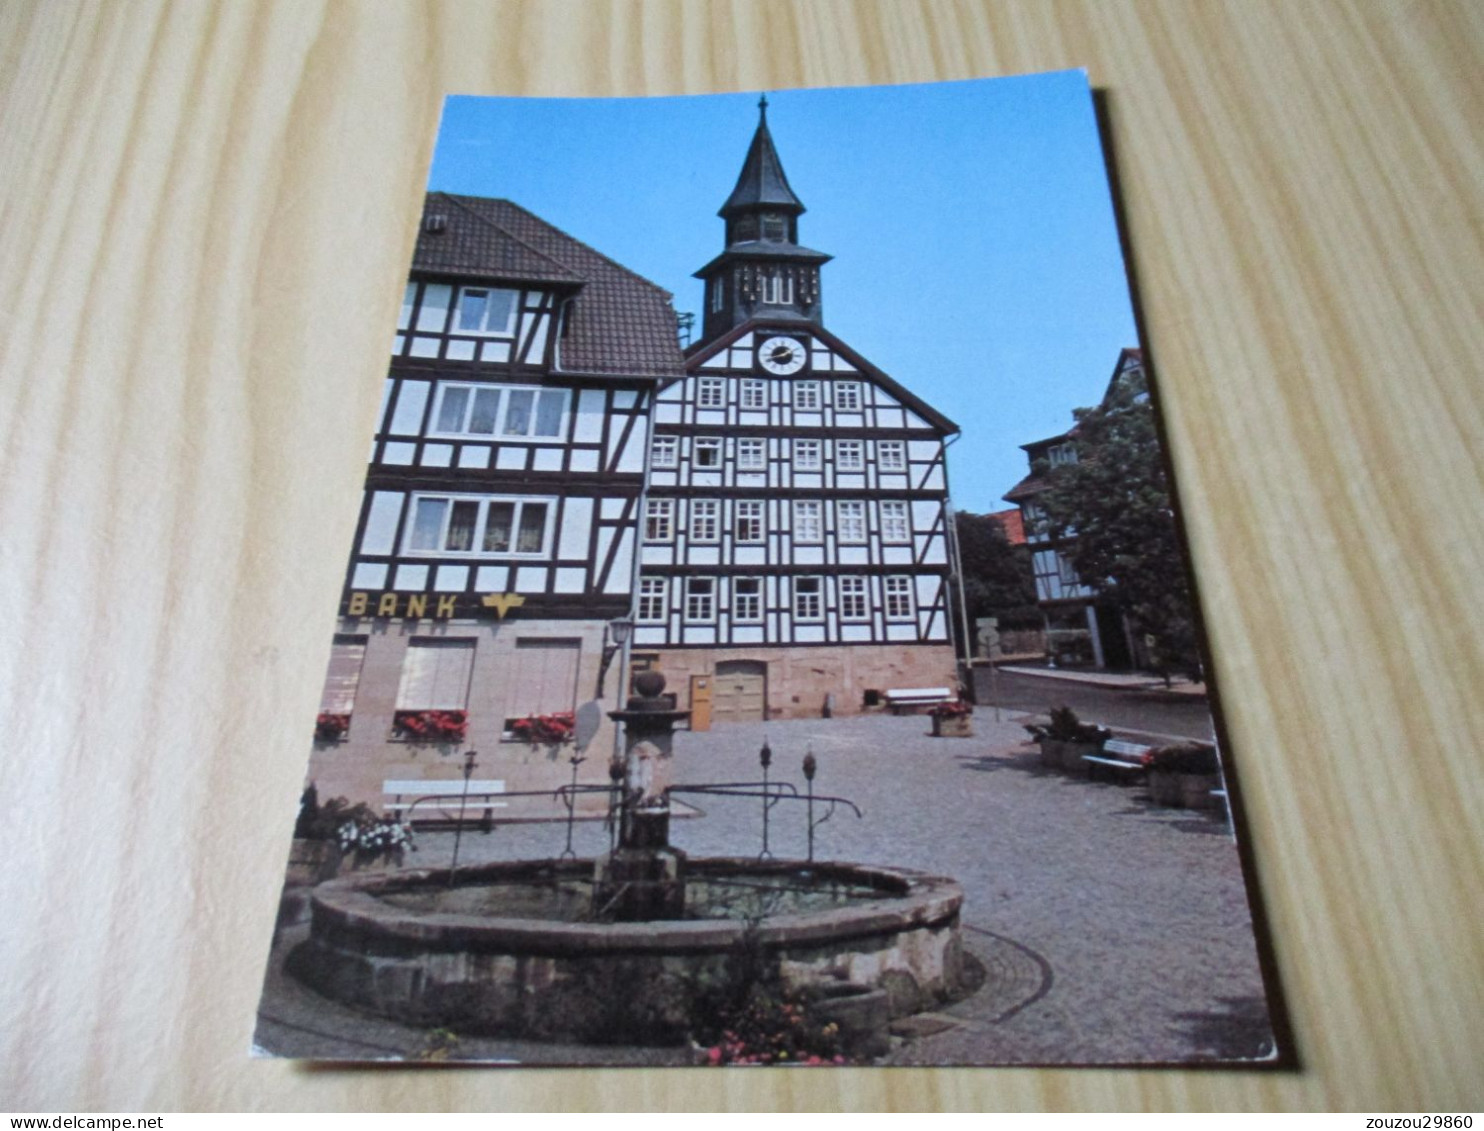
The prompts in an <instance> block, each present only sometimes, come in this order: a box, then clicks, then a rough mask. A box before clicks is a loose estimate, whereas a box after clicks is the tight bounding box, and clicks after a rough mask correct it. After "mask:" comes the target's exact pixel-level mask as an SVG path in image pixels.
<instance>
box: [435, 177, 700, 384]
mask: <svg viewBox="0 0 1484 1131" xmlns="http://www.w3.org/2000/svg"><path fill="white" fill-rule="evenodd" d="M430 216H441V217H443V220H444V225H443V229H442V230H441V231H430V230H429V225H428V223H427V222H426V221H427V218H428V217H430ZM423 217H424V223H423V226H422V228H421V230H420V231H419V233H418V238H417V250H416V252H415V253H414V254H413V258H412V267H413V270H415V271H425V272H428V273H430V274H440V275H460V276H465V277H470V278H474V277H478V278H482V279H489V280H491V281H496V280H500V281H508V282H529V283H549V284H553V285H556V286H558V287H566V288H570V289H572V290H575V291H577V296H578V297H577V299H576V301H575V302H574V303H573V304H572V309H571V313H570V316H569V321H568V324H567V331H566V333H565V335H564V336H563V337H562V339H561V346H560V359H561V366H560V368H561V370H562V371H563V372H566V373H594V374H601V375H604V376H637V377H678V376H679V375H680V374H681V372H682V371H683V363H682V360H681V356H680V343H679V338H678V337H677V334H676V325H675V309H674V307H673V306H672V305H671V296H670V292H668V291H666V290H664V289H663V288H662V287H659V286H656V285H655V284H654V283H651V282H650V281H649V280H648V279H645V278H644V277H643V276H641V275H636V274H635V273H634V272H633V271H630V270H629V269H628V268H627V267H621V266H619V265H618V264H617V263H615V262H614V261H613V260H611V259H609V258H608V257H607V256H606V255H603V254H601V253H599V252H597V251H594V250H593V249H592V248H590V247H588V246H587V244H585V243H583V242H582V241H580V240H576V239H573V238H572V237H571V236H569V235H568V234H567V233H566V232H564V231H562V230H561V229H559V228H555V227H553V226H552V225H550V224H548V223H547V222H546V221H545V220H542V219H540V218H539V217H537V216H534V215H532V214H531V213H530V212H527V211H526V210H525V209H524V208H521V207H520V206H519V205H516V204H512V203H511V202H510V201H508V200H492V199H489V198H486V197H481V196H455V195H453V194H451V193H443V192H433V193H429V194H428V197H427V201H426V204H425V205H424V210H423ZM579 288H580V289H579Z"/></svg>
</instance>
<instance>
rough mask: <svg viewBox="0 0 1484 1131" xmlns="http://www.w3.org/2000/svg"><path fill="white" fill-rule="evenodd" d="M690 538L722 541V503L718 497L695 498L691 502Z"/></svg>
mask: <svg viewBox="0 0 1484 1131" xmlns="http://www.w3.org/2000/svg"><path fill="white" fill-rule="evenodd" d="M690 540H691V541H692V542H720V541H721V503H720V502H719V501H717V500H716V499H694V500H692V501H691V504H690Z"/></svg>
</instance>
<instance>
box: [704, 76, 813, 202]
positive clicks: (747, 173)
mask: <svg viewBox="0 0 1484 1131" xmlns="http://www.w3.org/2000/svg"><path fill="white" fill-rule="evenodd" d="M763 208H767V209H769V210H773V211H783V212H786V213H788V214H789V215H790V216H798V215H799V214H800V213H801V212H803V211H804V202H803V201H801V200H800V199H799V198H798V197H797V196H795V195H794V190H793V189H791V188H790V187H789V185H788V177H786V176H785V175H784V173H783V162H782V161H780V160H779V159H778V150H777V149H775V148H774V147H773V135H772V134H771V133H769V132H768V96H767V95H766V94H764V95H762V96H761V97H760V98H759V99H758V100H757V130H756V131H755V132H754V133H753V135H752V144H751V145H749V146H748V147H747V159H746V160H745V161H743V162H742V172H741V173H740V174H738V176H737V185H736V187H735V188H733V189H732V195H731V196H729V197H727V202H726V203H725V204H723V205H722V206H721V210H720V211H719V212H718V213H717V215H719V216H721V217H722V218H723V219H726V220H731V219H733V218H734V217H736V216H737V215H739V214H742V213H746V212H757V211H759V210H761V209H763Z"/></svg>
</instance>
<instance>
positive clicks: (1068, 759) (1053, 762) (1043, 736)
mask: <svg viewBox="0 0 1484 1131" xmlns="http://www.w3.org/2000/svg"><path fill="white" fill-rule="evenodd" d="M1025 729H1026V730H1027V731H1028V732H1029V733H1030V736H1031V737H1032V738H1034V739H1035V740H1036V743H1037V744H1038V745H1039V746H1040V747H1041V764H1042V765H1043V766H1046V767H1048V768H1050V769H1055V770H1065V771H1066V772H1067V773H1069V774H1085V773H1086V772H1087V763H1086V762H1084V761H1083V760H1082V757H1083V755H1085V754H1097V753H1099V752H1100V751H1101V750H1102V749H1103V743H1105V742H1107V741H1108V739H1110V738H1112V737H1113V732H1112V731H1111V730H1109V729H1108V728H1107V727H1104V726H1098V725H1097V724H1096V723H1084V722H1083V721H1082V720H1081V719H1079V718H1078V717H1077V712H1076V711H1074V710H1072V708H1070V707H1053V708H1051V721H1050V722H1049V723H1045V724H1042V723H1032V724H1030V725H1029V726H1027V727H1026V728H1025Z"/></svg>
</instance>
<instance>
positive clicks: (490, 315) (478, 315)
mask: <svg viewBox="0 0 1484 1131" xmlns="http://www.w3.org/2000/svg"><path fill="white" fill-rule="evenodd" d="M518 297H519V296H518V292H516V291H506V290H497V289H495V288H493V287H464V288H463V289H462V290H461V291H459V305H458V310H457V311H456V312H455V314H454V331H455V333H459V334H510V333H513V332H514V330H515V303H516V299H517V298H518Z"/></svg>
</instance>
